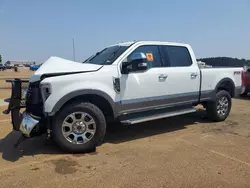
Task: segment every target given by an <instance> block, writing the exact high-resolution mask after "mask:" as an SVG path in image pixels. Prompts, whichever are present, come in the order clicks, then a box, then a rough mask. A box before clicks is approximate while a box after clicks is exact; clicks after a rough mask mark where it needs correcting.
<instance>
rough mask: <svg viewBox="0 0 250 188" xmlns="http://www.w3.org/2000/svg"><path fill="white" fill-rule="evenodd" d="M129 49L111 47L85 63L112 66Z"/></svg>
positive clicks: (125, 47)
mask: <svg viewBox="0 0 250 188" xmlns="http://www.w3.org/2000/svg"><path fill="white" fill-rule="evenodd" d="M127 49H128V46H118V45H117V46H111V47H108V48H105V49H103V50H102V51H100V52H97V53H96V54H95V55H92V56H90V57H89V58H88V59H86V60H85V61H84V62H83V63H91V64H96V65H111V64H112V63H113V62H114V61H115V60H116V59H117V58H118V57H119V56H120V55H121V54H122V53H123V52H125V50H127Z"/></svg>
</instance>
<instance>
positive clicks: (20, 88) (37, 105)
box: [3, 79, 47, 137]
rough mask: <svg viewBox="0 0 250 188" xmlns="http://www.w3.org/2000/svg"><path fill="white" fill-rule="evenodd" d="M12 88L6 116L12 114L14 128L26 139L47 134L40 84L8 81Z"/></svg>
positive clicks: (19, 80) (5, 112)
mask: <svg viewBox="0 0 250 188" xmlns="http://www.w3.org/2000/svg"><path fill="white" fill-rule="evenodd" d="M6 82H10V83H11V86H12V91H11V98H8V99H5V102H9V105H8V108H7V109H6V110H5V111H3V113H4V114H9V113H11V120H12V126H13V129H14V130H15V131H21V132H22V134H23V135H24V136H25V137H32V136H36V135H41V134H43V133H45V132H46V130H47V128H46V126H45V125H46V117H45V116H44V114H43V102H42V97H41V92H40V88H39V82H36V83H29V81H28V80H21V79H14V80H6Z"/></svg>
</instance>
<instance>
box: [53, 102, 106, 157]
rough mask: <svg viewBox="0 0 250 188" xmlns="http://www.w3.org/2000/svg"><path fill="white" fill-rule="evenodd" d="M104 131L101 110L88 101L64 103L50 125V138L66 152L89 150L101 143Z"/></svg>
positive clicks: (103, 118) (104, 121) (103, 119)
mask: <svg viewBox="0 0 250 188" xmlns="http://www.w3.org/2000/svg"><path fill="white" fill-rule="evenodd" d="M105 133H106V120H105V117H104V115H103V113H102V111H101V110H100V109H99V108H98V107H97V106H96V105H94V104H92V103H88V102H84V103H81V102H78V103H73V104H69V105H66V106H65V107H64V108H63V109H61V110H60V111H59V113H58V114H57V115H56V117H55V121H54V123H53V125H52V138H53V139H54V140H55V142H56V143H57V144H58V146H59V147H61V148H62V149H63V150H65V151H67V152H82V153H84V152H89V151H91V150H93V149H95V147H96V146H98V145H100V144H101V143H102V141H103V139H104V136H105Z"/></svg>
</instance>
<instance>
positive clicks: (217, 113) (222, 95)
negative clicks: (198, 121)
mask: <svg viewBox="0 0 250 188" xmlns="http://www.w3.org/2000/svg"><path fill="white" fill-rule="evenodd" d="M221 100H223V101H227V104H228V105H226V102H225V104H224V103H223V104H224V107H222V106H223V105H222V106H221V105H220V104H221V103H220V102H221ZM225 106H227V108H226V107H225ZM231 106H232V99H231V95H230V94H229V93H228V92H227V91H225V90H220V91H218V92H217V93H216V99H215V101H213V102H209V103H207V114H208V117H209V119H211V120H213V121H216V122H220V121H224V120H225V119H226V118H227V117H228V115H229V113H230V111H231ZM217 108H218V110H217Z"/></svg>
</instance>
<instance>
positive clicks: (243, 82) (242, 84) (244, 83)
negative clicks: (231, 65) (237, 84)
mask: <svg viewBox="0 0 250 188" xmlns="http://www.w3.org/2000/svg"><path fill="white" fill-rule="evenodd" d="M245 85H246V72H245V71H242V72H241V86H245Z"/></svg>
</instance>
